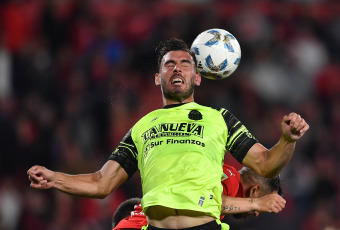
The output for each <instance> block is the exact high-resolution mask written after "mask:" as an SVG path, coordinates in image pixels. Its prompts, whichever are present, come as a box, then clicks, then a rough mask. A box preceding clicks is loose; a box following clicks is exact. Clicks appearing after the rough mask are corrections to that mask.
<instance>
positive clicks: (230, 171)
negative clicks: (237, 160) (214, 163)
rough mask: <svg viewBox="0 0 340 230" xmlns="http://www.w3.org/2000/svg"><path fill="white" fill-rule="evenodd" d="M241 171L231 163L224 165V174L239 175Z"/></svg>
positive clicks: (229, 175)
mask: <svg viewBox="0 0 340 230" xmlns="http://www.w3.org/2000/svg"><path fill="white" fill-rule="evenodd" d="M238 175H239V172H238V171H237V170H236V169H235V168H234V167H233V166H231V165H227V164H224V165H223V176H224V177H227V178H230V177H232V176H236V177H237V176H238Z"/></svg>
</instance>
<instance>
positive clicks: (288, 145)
mask: <svg viewBox="0 0 340 230" xmlns="http://www.w3.org/2000/svg"><path fill="white" fill-rule="evenodd" d="M295 143H296V142H295V141H287V140H285V138H283V137H281V138H280V140H279V142H278V143H277V144H276V145H274V146H273V147H272V148H271V149H269V150H268V154H267V155H268V157H267V160H266V162H265V164H264V170H263V171H264V174H265V175H264V176H265V177H268V178H274V177H275V176H277V175H278V174H279V173H280V172H281V170H282V169H283V168H284V167H285V166H286V165H287V164H288V162H289V161H290V159H291V158H292V156H293V153H294V150H295Z"/></svg>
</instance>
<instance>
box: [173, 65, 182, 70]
mask: <svg viewBox="0 0 340 230" xmlns="http://www.w3.org/2000/svg"><path fill="white" fill-rule="evenodd" d="M181 71H182V70H181V67H180V65H178V64H177V65H175V67H174V72H181Z"/></svg>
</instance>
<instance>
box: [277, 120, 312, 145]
mask: <svg viewBox="0 0 340 230" xmlns="http://www.w3.org/2000/svg"><path fill="white" fill-rule="evenodd" d="M308 129H309V125H308V124H307V122H306V121H305V120H304V119H303V118H301V116H300V115H299V114H297V113H290V114H289V115H286V116H284V117H283V119H282V134H283V138H284V139H285V140H286V141H289V142H294V141H297V140H298V139H300V138H301V137H302V136H303V135H304V134H305V133H306V132H307V130H308Z"/></svg>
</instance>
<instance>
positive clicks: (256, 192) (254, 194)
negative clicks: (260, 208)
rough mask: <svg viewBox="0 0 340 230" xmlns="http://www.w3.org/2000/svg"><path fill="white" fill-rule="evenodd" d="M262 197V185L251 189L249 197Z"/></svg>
mask: <svg viewBox="0 0 340 230" xmlns="http://www.w3.org/2000/svg"><path fill="white" fill-rule="evenodd" d="M260 195H261V187H260V185H253V186H251V187H250V189H249V197H252V198H257V197H260Z"/></svg>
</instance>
